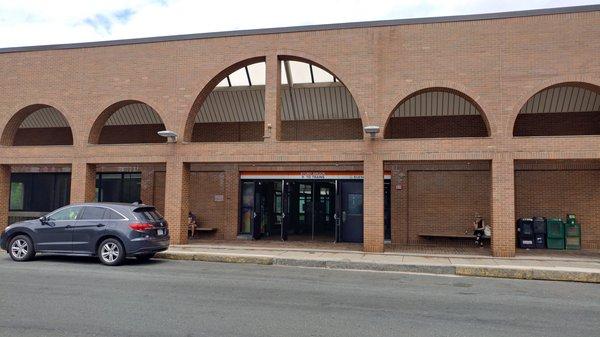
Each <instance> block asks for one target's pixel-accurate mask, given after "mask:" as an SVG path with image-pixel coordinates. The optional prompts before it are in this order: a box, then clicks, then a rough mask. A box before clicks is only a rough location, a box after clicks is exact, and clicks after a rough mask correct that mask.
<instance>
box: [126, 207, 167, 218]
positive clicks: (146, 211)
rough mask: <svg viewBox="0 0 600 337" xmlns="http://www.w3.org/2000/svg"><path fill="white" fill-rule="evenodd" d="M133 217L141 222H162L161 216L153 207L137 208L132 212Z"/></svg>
mask: <svg viewBox="0 0 600 337" xmlns="http://www.w3.org/2000/svg"><path fill="white" fill-rule="evenodd" d="M133 212H134V213H135V216H136V217H137V218H138V219H139V220H141V221H160V220H162V218H163V217H162V215H160V213H158V211H156V209H155V208H154V207H144V208H138V209H136V210H134V211H133Z"/></svg>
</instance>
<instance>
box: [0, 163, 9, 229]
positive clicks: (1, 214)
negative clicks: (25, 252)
mask: <svg viewBox="0 0 600 337" xmlns="http://www.w3.org/2000/svg"><path fill="white" fill-rule="evenodd" d="M0 205H3V206H2V209H1V210H0V231H2V230H4V228H6V226H8V210H9V207H10V165H0Z"/></svg>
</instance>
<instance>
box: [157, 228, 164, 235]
mask: <svg viewBox="0 0 600 337" xmlns="http://www.w3.org/2000/svg"><path fill="white" fill-rule="evenodd" d="M156 235H165V230H164V229H157V230H156Z"/></svg>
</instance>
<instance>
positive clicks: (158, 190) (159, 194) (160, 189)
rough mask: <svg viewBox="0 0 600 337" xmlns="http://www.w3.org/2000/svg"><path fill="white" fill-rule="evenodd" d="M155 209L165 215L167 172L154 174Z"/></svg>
mask: <svg viewBox="0 0 600 337" xmlns="http://www.w3.org/2000/svg"><path fill="white" fill-rule="evenodd" d="M153 195H154V197H153V199H154V207H156V209H157V210H158V212H160V214H164V212H165V172H164V171H155V172H154V189H153Z"/></svg>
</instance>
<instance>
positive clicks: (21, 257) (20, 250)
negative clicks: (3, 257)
mask: <svg viewBox="0 0 600 337" xmlns="http://www.w3.org/2000/svg"><path fill="white" fill-rule="evenodd" d="M8 254H9V255H10V258H11V259H13V260H14V261H18V262H22V261H29V260H31V259H33V257H34V256H35V249H34V248H33V242H32V241H31V238H30V237H29V236H27V235H17V236H15V237H14V238H13V239H12V240H10V244H9V245H8Z"/></svg>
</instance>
